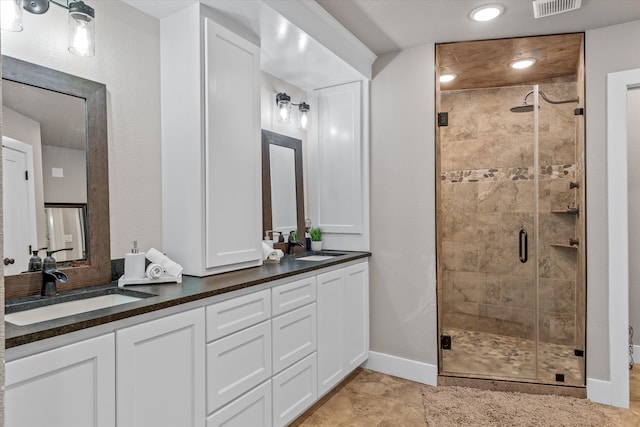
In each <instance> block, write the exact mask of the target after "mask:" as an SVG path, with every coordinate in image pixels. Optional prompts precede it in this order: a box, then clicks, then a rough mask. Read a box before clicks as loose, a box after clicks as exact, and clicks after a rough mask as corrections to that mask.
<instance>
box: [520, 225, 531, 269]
mask: <svg viewBox="0 0 640 427" xmlns="http://www.w3.org/2000/svg"><path fill="white" fill-rule="evenodd" d="M518 252H519V255H520V262H521V263H523V264H524V263H525V262H527V261H528V260H529V236H528V235H527V230H525V229H524V228H523V229H521V230H520V240H519V242H518Z"/></svg>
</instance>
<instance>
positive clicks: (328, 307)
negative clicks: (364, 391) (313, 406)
mask: <svg viewBox="0 0 640 427" xmlns="http://www.w3.org/2000/svg"><path fill="white" fill-rule="evenodd" d="M344 283H345V281H344V269H339V270H335V271H330V272H328V273H323V274H319V275H318V276H317V292H318V302H317V304H318V307H317V312H318V395H323V394H324V393H326V392H327V391H329V390H330V389H331V388H332V387H333V386H335V385H336V384H338V383H339V382H340V380H341V379H342V378H343V377H344V376H345V374H346V373H345V371H344V363H343V360H344V356H343V351H342V350H343V328H344V323H345V320H344Z"/></svg>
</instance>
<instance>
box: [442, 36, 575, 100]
mask: <svg viewBox="0 0 640 427" xmlns="http://www.w3.org/2000/svg"><path fill="white" fill-rule="evenodd" d="M582 38H583V35H582V33H574V34H560V35H555V36H538V37H521V38H511V39H498V40H484V41H475V42H458V43H447V44H439V45H437V47H436V55H437V58H438V64H439V70H440V74H445V73H454V74H456V75H457V77H456V78H455V79H454V80H453V81H451V82H448V83H440V89H441V90H460V89H479V88H488V87H503V86H514V85H521V84H536V83H545V82H550V81H558V80H559V79H562V80H569V81H575V77H576V71H577V69H578V63H579V60H580V57H581V52H582V49H581V44H582ZM525 58H531V59H535V61H536V62H535V64H533V66H531V67H529V68H527V69H521V70H514V69H513V68H511V67H510V64H511V63H512V62H513V61H515V60H519V59H525Z"/></svg>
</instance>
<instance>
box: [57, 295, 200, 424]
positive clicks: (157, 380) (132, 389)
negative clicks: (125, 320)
mask: <svg viewBox="0 0 640 427" xmlns="http://www.w3.org/2000/svg"><path fill="white" fill-rule="evenodd" d="M204 324H205V323H204V309H203V308H196V309H192V310H189V311H185V312H182V313H178V314H173V315H170V316H166V317H162V318H159V319H155V320H151V321H149V322H145V323H141V324H138V325H134V326H131V327H128V328H124V329H120V330H117V331H116V349H117V351H116V363H117V365H116V366H117V371H116V372H117V373H116V383H117V386H116V396H117V408H118V409H117V424H118V427H127V426H131V427H136V426H155V427H161V426H167V427H170V426H184V427H189V426H192V427H195V426H204V421H205V417H204V415H205V409H204V406H205V402H204V375H203V373H204V370H205V361H204V344H205V332H204V329H205V326H204ZM63 394H64V393H62V395H63ZM65 399H66V398H65ZM67 425H79V424H78V423H71V424H67Z"/></svg>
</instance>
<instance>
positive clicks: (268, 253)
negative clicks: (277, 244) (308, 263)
mask: <svg viewBox="0 0 640 427" xmlns="http://www.w3.org/2000/svg"><path fill="white" fill-rule="evenodd" d="M283 256H284V252H282V251H281V250H280V249H273V248H272V247H270V246H269V245H267V244H266V243H265V242H262V259H264V260H267V259H268V260H271V261H278V260H279V259H280V258H282V257H283Z"/></svg>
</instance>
